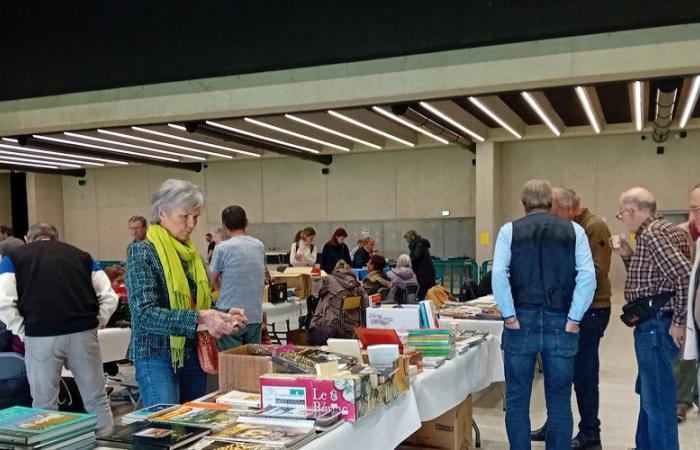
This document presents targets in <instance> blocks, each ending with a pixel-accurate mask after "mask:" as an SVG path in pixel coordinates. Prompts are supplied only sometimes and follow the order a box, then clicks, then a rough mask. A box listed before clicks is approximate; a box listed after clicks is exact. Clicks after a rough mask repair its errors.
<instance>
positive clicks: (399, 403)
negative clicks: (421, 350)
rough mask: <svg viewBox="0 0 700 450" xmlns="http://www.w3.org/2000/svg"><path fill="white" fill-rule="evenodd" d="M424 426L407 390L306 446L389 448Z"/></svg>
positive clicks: (313, 449) (307, 449) (315, 449)
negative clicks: (386, 403) (389, 401)
mask: <svg viewBox="0 0 700 450" xmlns="http://www.w3.org/2000/svg"><path fill="white" fill-rule="evenodd" d="M420 427H421V421H420V414H419V412H418V406H417V405H416V398H415V396H414V395H413V393H412V392H411V391H408V392H406V393H405V394H403V395H402V396H400V397H399V398H397V399H396V400H394V401H393V402H391V403H389V404H388V405H386V406H384V407H382V408H380V409H378V410H376V411H373V412H372V413H370V414H369V415H368V416H365V417H363V418H361V419H360V420H358V421H357V422H345V423H344V424H342V425H341V426H339V427H338V428H336V429H335V430H333V431H331V432H329V433H326V434H325V435H323V436H321V437H320V438H317V439H315V440H314V441H312V442H311V443H309V444H307V445H305V446H304V447H302V448H303V450H345V449H357V450H388V449H393V448H396V447H397V446H398V445H399V444H400V443H401V442H403V441H404V440H406V438H408V437H409V436H410V435H412V434H413V433H415V432H416V431H418V429H419V428H420Z"/></svg>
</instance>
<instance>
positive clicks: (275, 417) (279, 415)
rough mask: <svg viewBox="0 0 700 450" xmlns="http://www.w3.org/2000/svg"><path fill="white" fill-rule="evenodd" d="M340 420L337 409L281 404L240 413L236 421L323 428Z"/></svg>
mask: <svg viewBox="0 0 700 450" xmlns="http://www.w3.org/2000/svg"><path fill="white" fill-rule="evenodd" d="M339 421H340V411H338V410H326V411H321V410H314V409H298V408H288V407H282V406H268V407H267V408H265V409H263V410H260V411H252V412H249V413H242V414H241V415H240V416H239V417H238V423H249V424H256V425H260V424H262V425H275V426H285V427H314V428H316V429H317V430H324V429H328V428H330V427H332V426H334V425H335V424H336V423H338V422H339Z"/></svg>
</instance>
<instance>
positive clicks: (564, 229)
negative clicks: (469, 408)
mask: <svg viewBox="0 0 700 450" xmlns="http://www.w3.org/2000/svg"><path fill="white" fill-rule="evenodd" d="M520 200H521V203H522V205H523V208H524V209H525V217H523V218H521V219H519V220H516V221H514V222H509V223H507V224H505V225H504V226H503V228H501V231H500V232H499V234H498V239H497V240H496V248H495V252H494V261H493V272H492V279H493V280H492V283H493V293H494V295H495V297H496V301H497V303H498V306H499V307H500V309H501V313H502V314H503V320H504V321H505V329H504V332H503V338H502V341H503V343H502V346H503V351H504V355H505V356H504V363H505V376H506V430H507V432H508V440H509V442H510V448H511V449H512V450H530V449H531V443H530V396H531V394H532V381H533V377H534V374H535V361H536V359H537V354H538V353H539V354H540V355H541V357H542V369H543V372H544V388H545V397H546V399H547V432H546V438H545V441H546V447H547V449H548V450H564V449H569V446H570V441H571V434H572V430H573V415H572V413H571V386H572V382H573V374H574V357H575V356H576V352H577V351H578V333H579V323H580V321H581V319H582V318H583V315H584V314H585V312H586V311H587V310H588V307H589V306H590V304H591V302H592V301H593V294H594V292H595V288H596V278H595V268H594V265H593V259H592V257H591V249H590V247H589V244H588V238H587V237H586V233H585V231H584V230H583V228H581V226H579V225H578V224H576V223H573V222H571V221H568V220H564V219H560V218H558V217H556V216H554V215H552V214H550V212H549V211H550V209H551V207H552V187H551V185H550V184H549V182H548V181H546V180H530V181H528V182H527V183H525V186H524V187H523V191H522V194H521V197H520Z"/></svg>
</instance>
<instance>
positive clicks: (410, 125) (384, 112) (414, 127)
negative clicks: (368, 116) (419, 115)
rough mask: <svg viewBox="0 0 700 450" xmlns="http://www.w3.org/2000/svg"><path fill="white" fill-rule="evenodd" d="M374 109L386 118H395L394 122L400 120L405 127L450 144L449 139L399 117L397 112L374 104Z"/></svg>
mask: <svg viewBox="0 0 700 450" xmlns="http://www.w3.org/2000/svg"><path fill="white" fill-rule="evenodd" d="M372 111H375V112H378V113H379V114H381V115H383V116H384V117H386V118H388V119H391V120H393V121H394V122H398V123H400V124H401V125H403V126H405V127H408V128H410V129H412V130H414V131H417V132H419V133H421V134H423V135H425V136H428V137H429V138H431V139H434V140H436V141H438V142H440V143H442V144H449V141H448V140H447V139H443V138H441V137H440V136H436V135H434V134H433V133H431V132H429V131H425V130H424V129H423V128H421V127H419V126H417V125H414V124H413V123H411V122H409V121H408V120H406V119H404V118H402V117H399V116H397V115H396V114H394V113H391V112H389V111H387V110H386V109H384V108H380V107H379V106H373V107H372Z"/></svg>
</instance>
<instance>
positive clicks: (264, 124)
mask: <svg viewBox="0 0 700 450" xmlns="http://www.w3.org/2000/svg"><path fill="white" fill-rule="evenodd" d="M243 120H245V121H246V122H248V123H252V124H254V125H258V126H260V127H264V128H267V129H270V130H273V131H277V132H279V133H283V134H287V135H289V136H294V137H297V138H299V139H306V140H307V141H310V142H315V143H317V144H321V145H325V146H328V147H331V148H335V149H337V150H342V151H344V152H349V151H350V149H349V148H348V147H343V146H342V145H337V144H333V143H332V142H328V141H322V140H321V139H316V138H313V137H311V136H306V135H305V134H301V133H297V132H295V131H291V130H287V129H284V128H280V127H277V126H275V125H270V124H269V123H265V122H261V121H259V120H255V119H251V118H249V117H244V118H243Z"/></svg>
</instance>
